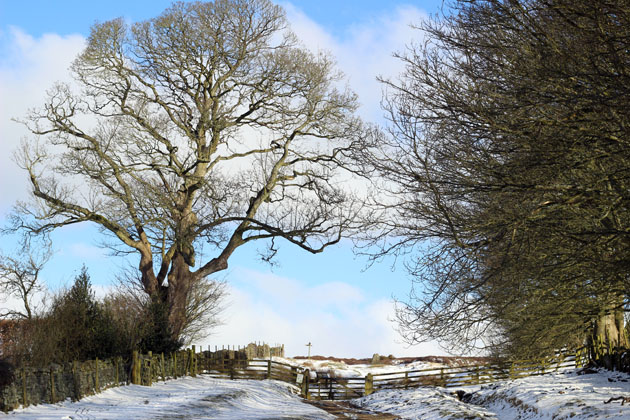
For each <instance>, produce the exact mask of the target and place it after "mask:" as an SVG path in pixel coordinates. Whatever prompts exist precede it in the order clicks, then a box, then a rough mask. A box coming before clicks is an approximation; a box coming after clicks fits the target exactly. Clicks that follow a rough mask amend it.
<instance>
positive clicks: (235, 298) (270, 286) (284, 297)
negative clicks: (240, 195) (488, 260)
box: [200, 268, 444, 357]
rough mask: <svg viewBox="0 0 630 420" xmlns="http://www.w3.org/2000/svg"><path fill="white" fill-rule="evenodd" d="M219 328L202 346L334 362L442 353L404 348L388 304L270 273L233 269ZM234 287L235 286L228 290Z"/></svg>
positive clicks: (343, 287) (431, 347)
mask: <svg viewBox="0 0 630 420" xmlns="http://www.w3.org/2000/svg"><path fill="white" fill-rule="evenodd" d="M228 280H229V281H230V284H231V285H230V286H229V298H228V300H229V302H228V304H227V308H226V311H225V312H224V313H223V314H222V318H223V320H224V322H225V323H224V325H222V326H220V327H218V328H217V329H216V330H215V331H213V335H211V336H210V337H209V338H208V339H206V340H204V341H203V342H202V343H200V344H201V345H203V346H204V347H205V346H207V345H211V346H214V345H218V346H219V347H221V346H222V345H245V344H247V343H249V342H251V341H263V342H267V343H271V344H274V343H282V344H285V346H286V351H287V354H288V355H290V356H291V355H304V354H306V352H307V348H306V347H305V344H306V343H308V342H312V343H313V353H314V354H320V355H326V356H328V355H330V356H337V357H370V356H371V355H372V354H374V353H379V354H394V355H396V356H421V355H427V354H444V351H443V350H441V349H439V348H438V346H437V345H436V344H435V343H427V344H425V345H419V346H414V347H411V348H408V347H407V346H406V345H404V344H403V343H402V342H401V340H400V338H399V336H398V334H397V332H396V331H395V324H394V323H392V322H391V320H392V319H393V317H394V307H393V303H392V302H390V301H388V300H384V299H375V300H374V299H368V298H367V297H365V296H364V294H363V293H362V291H361V290H360V289H358V288H357V287H355V286H352V285H350V284H347V283H343V282H330V283H323V284H319V285H315V286H308V285H306V284H304V283H302V282H300V281H298V280H296V279H290V278H286V277H281V276H278V275H275V274H272V273H261V272H256V271H252V270H245V269H239V268H237V269H235V270H234V271H233V272H232V273H231V274H230V275H229V276H228ZM233 284H238V286H233Z"/></svg>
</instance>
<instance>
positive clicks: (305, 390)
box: [302, 369, 311, 400]
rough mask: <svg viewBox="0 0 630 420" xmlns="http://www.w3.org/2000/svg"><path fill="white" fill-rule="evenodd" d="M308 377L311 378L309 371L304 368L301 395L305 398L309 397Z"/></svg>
mask: <svg viewBox="0 0 630 420" xmlns="http://www.w3.org/2000/svg"><path fill="white" fill-rule="evenodd" d="M310 378H311V371H310V370H308V369H306V370H305V371H304V379H302V395H304V398H306V399H307V400H310V399H311V397H310V395H309V392H308V382H309V380H310Z"/></svg>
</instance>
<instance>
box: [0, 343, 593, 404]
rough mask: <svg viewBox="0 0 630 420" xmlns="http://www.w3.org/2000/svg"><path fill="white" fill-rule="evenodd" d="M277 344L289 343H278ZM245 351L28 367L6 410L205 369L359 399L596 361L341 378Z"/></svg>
mask: <svg viewBox="0 0 630 420" xmlns="http://www.w3.org/2000/svg"><path fill="white" fill-rule="evenodd" d="M278 349H279V350H278V351H282V352H283V351H284V349H283V348H282V349H280V348H278ZM250 354H251V352H249V353H248V352H246V351H244V350H225V349H223V350H217V351H215V352H210V351H205V352H199V353H198V352H196V349H195V347H194V346H193V348H192V349H188V350H184V351H178V352H174V353H171V354H153V353H151V352H149V353H148V354H145V355H142V354H138V353H137V352H134V353H133V355H132V357H131V358H130V360H123V359H121V358H115V359H112V360H106V361H98V360H95V361H87V362H82V363H77V362H74V363H71V364H68V365H64V366H58V367H55V368H54V369H53V368H47V369H38V370H37V369H28V370H27V369H21V370H20V371H18V372H16V375H15V380H14V382H13V383H12V384H11V385H9V386H8V387H5V388H3V389H0V409H1V410H5V411H8V410H11V409H14V408H16V407H18V406H20V405H23V406H26V405H29V404H39V403H44V402H53V403H54V402H58V401H61V400H64V399H66V398H71V399H73V400H78V399H80V398H81V397H83V396H85V395H90V394H94V393H97V392H99V391H102V390H103V389H105V388H108V387H113V386H119V385H124V384H126V383H131V384H140V385H147V386H150V385H151V384H152V383H154V382H156V381H159V380H162V381H164V380H166V379H169V378H178V377H182V376H193V377H194V376H196V375H198V374H205V375H209V376H212V377H216V378H227V379H255V380H260V379H275V380H279V381H283V382H287V383H290V384H293V385H296V386H297V387H299V389H300V392H301V394H302V396H304V397H305V398H309V399H317V400H343V399H351V398H358V397H362V396H364V395H370V394H371V393H373V392H375V391H377V390H381V389H400V388H412V387H420V386H443V387H461V386H466V385H477V384H484V383H490V382H495V381H499V380H505V379H517V378H523V377H527V376H534V375H544V374H548V373H552V372H558V371H561V370H565V369H570V368H575V367H582V366H585V365H586V364H587V363H588V362H589V360H590V356H591V355H590V354H589V352H588V351H586V350H580V351H578V352H576V353H571V354H568V353H562V354H558V355H557V356H556V357H553V358H549V359H546V360H542V361H536V362H532V361H524V362H515V363H511V364H503V365H499V364H490V365H480V366H462V367H432V368H425V369H415V370H408V371H399V372H390V373H379V374H368V375H367V376H365V377H360V376H356V377H339V376H336V375H335V373H334V372H332V371H326V372H316V371H310V370H309V369H306V368H304V367H301V366H293V365H289V364H286V363H281V362H277V361H275V360H273V359H272V357H271V353H270V354H269V357H268V358H266V359H261V358H251V357H250Z"/></svg>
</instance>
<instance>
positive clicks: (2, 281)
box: [0, 247, 52, 320]
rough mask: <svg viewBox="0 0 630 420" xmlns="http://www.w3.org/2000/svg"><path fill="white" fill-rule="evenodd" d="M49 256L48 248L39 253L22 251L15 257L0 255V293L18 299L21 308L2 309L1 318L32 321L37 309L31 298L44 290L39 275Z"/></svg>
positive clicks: (50, 254) (49, 250) (50, 253)
mask: <svg viewBox="0 0 630 420" xmlns="http://www.w3.org/2000/svg"><path fill="white" fill-rule="evenodd" d="M51 256H52V252H51V249H50V247H46V248H44V249H42V250H40V251H39V252H35V251H30V250H24V251H23V252H22V253H20V254H18V255H15V256H3V255H0V292H1V293H2V294H3V295H5V297H6V298H9V297H14V298H17V299H19V300H20V301H21V303H22V308H23V309H22V310H19V309H4V310H2V311H0V317H1V318H17V319H28V320H30V319H33V317H34V316H35V311H36V309H37V308H36V306H35V303H34V302H33V298H34V297H35V295H36V294H37V293H38V292H42V291H43V290H44V287H43V285H42V284H41V280H40V278H39V273H40V272H41V270H42V268H43V267H44V265H46V263H47V262H48V261H49V260H50V257H51Z"/></svg>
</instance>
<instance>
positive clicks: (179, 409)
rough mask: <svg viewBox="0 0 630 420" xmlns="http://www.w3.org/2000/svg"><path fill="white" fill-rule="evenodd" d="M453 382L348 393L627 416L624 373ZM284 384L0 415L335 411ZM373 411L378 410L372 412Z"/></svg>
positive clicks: (388, 404) (268, 419)
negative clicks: (483, 382) (472, 383)
mask: <svg viewBox="0 0 630 420" xmlns="http://www.w3.org/2000/svg"><path fill="white" fill-rule="evenodd" d="M461 390H462V391H465V392H466V395H464V398H463V400H464V401H467V402H464V401H460V399H458V398H457V397H456V396H455V395H454V391H456V389H452V388H449V389H444V388H417V389H408V390H383V391H379V392H376V393H375V394H372V395H370V396H367V397H364V398H360V399H357V400H354V401H352V403H353V404H355V405H357V406H360V407H363V408H365V409H368V410H371V411H379V412H387V413H390V414H394V415H396V416H399V417H400V418H401V419H423V420H442V419H444V420H446V419H493V420H494V419H496V420H529V419H549V420H564V419H572V420H583V419H630V403H626V404H625V405H622V400H614V401H610V402H609V403H606V401H609V400H610V399H611V398H618V397H626V398H628V399H629V401H630V375H627V374H621V373H616V372H607V371H600V372H596V373H591V374H585V375H579V374H578V371H577V370H573V371H569V372H562V373H556V374H551V375H545V376H536V377H530V378H523V379H519V380H514V381H504V382H499V383H496V384H491V385H483V386H470V387H466V388H462V389H461ZM293 392H295V389H294V388H292V387H291V386H289V385H287V384H285V383H282V382H277V381H246V380H241V381H230V380H222V379H212V378H208V377H204V376H200V377H197V378H182V379H178V380H173V381H169V382H167V383H157V384H155V385H154V386H152V387H142V386H137V385H131V386H126V387H120V388H113V389H109V390H107V391H105V392H103V393H101V394H99V395H95V396H91V397H87V398H85V399H83V400H81V401H79V402H76V403H71V402H69V401H67V402H63V403H59V404H54V405H50V404H43V405H39V406H36V407H28V408H26V409H20V410H16V411H14V412H12V413H9V414H6V415H5V414H0V420H3V419H7V420H9V419H12V420H13V419H15V420H18V419H20V420H26V419H29V420H39V419H41V420H53V419H55V420H58V419H73V420H78V419H95V420H97V419H98V420H100V419H113V420H123V419H130V420H135V419H138V420H140V419H143V420H144V419H163V420H167V419H179V420H188V419H190V420H192V419H221V420H223V419H230V420H241V419H242V420H250V419H256V420H263V419H264V420H272V419H279V420H288V419H294V420H299V419H303V420H315V419H318V420H319V419H321V420H326V419H334V418H335V417H334V416H332V415H330V414H328V413H326V412H324V411H322V410H320V409H318V408H316V407H313V406H312V405H309V404H306V403H304V402H303V401H302V400H301V399H300V398H299V397H298V396H297V395H295V394H294V393H293ZM375 418H378V417H375Z"/></svg>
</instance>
